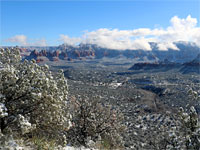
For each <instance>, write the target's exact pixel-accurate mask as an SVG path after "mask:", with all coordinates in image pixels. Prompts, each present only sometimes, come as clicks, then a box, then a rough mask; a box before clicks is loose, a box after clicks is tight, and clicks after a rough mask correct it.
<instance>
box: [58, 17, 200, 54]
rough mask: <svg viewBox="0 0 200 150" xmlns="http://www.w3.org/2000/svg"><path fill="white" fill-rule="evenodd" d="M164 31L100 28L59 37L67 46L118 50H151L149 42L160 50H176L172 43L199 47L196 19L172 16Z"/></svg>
mask: <svg viewBox="0 0 200 150" xmlns="http://www.w3.org/2000/svg"><path fill="white" fill-rule="evenodd" d="M170 23H171V24H170V26H169V27H167V28H166V29H158V28H155V29H149V28H139V29H135V30H118V29H107V28H101V29H98V30H95V31H91V32H85V33H84V34H83V35H82V36H81V37H73V38H70V37H68V36H67V35H60V40H61V41H63V42H64V43H67V44H69V45H75V44H77V43H87V44H97V45H98V46H101V47H105V48H110V49H119V50H125V49H130V50H136V49H144V50H151V47H150V44H149V42H157V43H159V44H158V48H159V49H160V50H168V49H169V48H171V49H174V50H178V48H177V47H176V45H175V44H173V42H178V41H190V42H195V43H196V44H197V45H198V46H200V27H197V19H196V18H192V17H191V16H190V15H188V16H187V17H186V18H185V19H181V18H179V17H178V16H174V17H172V18H171V20H170Z"/></svg>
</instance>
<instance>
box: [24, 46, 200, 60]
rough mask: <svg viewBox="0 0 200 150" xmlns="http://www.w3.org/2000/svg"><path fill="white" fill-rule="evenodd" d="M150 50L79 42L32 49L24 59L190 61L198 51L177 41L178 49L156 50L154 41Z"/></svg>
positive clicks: (196, 48) (199, 49)
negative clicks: (77, 43) (72, 44)
mask: <svg viewBox="0 0 200 150" xmlns="http://www.w3.org/2000/svg"><path fill="white" fill-rule="evenodd" d="M151 45H152V51H145V50H114V49H107V48H103V47H99V46H96V45H89V44H80V45H79V46H69V45H64V44H63V45H60V46H57V47H49V48H48V47H47V48H46V49H47V50H41V51H37V50H33V51H32V52H31V53H30V55H29V56H27V57H26V59H36V60H38V61H42V59H41V60H39V57H46V58H47V59H48V60H50V61H59V60H60V59H61V60H76V59H81V60H82V59H93V58H95V59H101V58H104V57H107V58H116V59H117V58H119V57H121V56H123V57H124V58H127V59H132V60H134V61H137V62H158V61H164V60H165V59H167V60H169V61H170V62H177V63H185V62H190V61H192V60H193V59H194V58H195V57H196V56H197V55H198V54H199V52H200V48H199V47H197V46H196V45H191V44H183V43H177V44H176V46H177V47H178V48H179V50H172V49H169V50H167V51H162V50H158V48H157V47H156V43H153V44H151Z"/></svg>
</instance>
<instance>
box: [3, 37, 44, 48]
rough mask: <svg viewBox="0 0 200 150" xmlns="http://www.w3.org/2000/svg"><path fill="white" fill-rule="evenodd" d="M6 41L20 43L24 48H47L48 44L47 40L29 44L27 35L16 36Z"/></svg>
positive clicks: (38, 40) (33, 41) (34, 41)
mask: <svg viewBox="0 0 200 150" xmlns="http://www.w3.org/2000/svg"><path fill="white" fill-rule="evenodd" d="M5 41H6V42H10V43H18V44H19V45H22V46H47V42H46V40H45V39H37V40H31V41H32V42H29V40H28V38H27V36H25V35H15V36H13V37H11V38H8V39H6V40H5Z"/></svg>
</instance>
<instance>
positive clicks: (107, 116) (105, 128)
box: [0, 48, 200, 150]
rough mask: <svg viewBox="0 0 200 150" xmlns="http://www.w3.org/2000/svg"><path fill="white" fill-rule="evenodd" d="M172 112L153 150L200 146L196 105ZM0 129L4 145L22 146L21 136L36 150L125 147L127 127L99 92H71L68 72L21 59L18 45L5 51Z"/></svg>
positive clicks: (0, 66)
mask: <svg viewBox="0 0 200 150" xmlns="http://www.w3.org/2000/svg"><path fill="white" fill-rule="evenodd" d="M192 93H195V92H192ZM171 117H173V118H174V120H175V121H176V124H175V125H174V126H162V128H160V129H159V130H158V132H157V133H156V135H157V136H156V137H155V139H156V140H155V141H151V145H152V147H153V149H194V150H199V149H200V123H199V120H198V119H199V118H198V115H197V113H196V110H195V109H194V107H191V108H190V109H189V110H188V111H187V112H185V110H183V109H182V108H181V109H180V111H179V114H173V115H172V116H171ZM0 128H1V130H0V145H1V147H0V149H5V148H9V146H11V145H10V143H14V144H12V146H13V147H17V145H19V144H20V141H22V142H21V143H23V144H24V145H27V146H30V147H32V148H33V149H34V148H35V149H50V148H53V149H56V147H58V145H60V146H62V147H65V146H66V145H69V144H70V145H72V146H75V147H76V146H84V147H93V148H102V149H124V148H125V147H124V146H125V145H124V143H125V141H124V139H123V133H124V132H125V131H126V126H125V122H124V119H123V115H122V113H121V112H120V111H119V110H118V109H115V108H113V107H112V106H110V105H109V104H101V103H100V101H98V100H97V98H96V97H95V98H94V99H88V98H87V97H83V96H78V97H77V96H75V97H68V84H67V80H66V79H65V77H64V74H63V71H60V72H59V73H52V72H51V71H49V68H48V66H47V65H44V66H39V65H38V64H36V62H35V61H34V60H32V61H30V62H29V61H26V60H25V61H24V62H21V57H20V53H19V50H18V49H17V48H14V49H5V50H3V49H1V50H0ZM168 129H170V130H169V131H168ZM10 141H13V142H10ZM136 147H138V148H139V149H141V148H142V145H141V146H140V145H137V146H136ZM133 149H134V147H133Z"/></svg>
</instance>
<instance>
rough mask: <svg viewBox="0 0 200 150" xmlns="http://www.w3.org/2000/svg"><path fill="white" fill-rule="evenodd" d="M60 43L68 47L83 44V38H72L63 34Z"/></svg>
mask: <svg viewBox="0 0 200 150" xmlns="http://www.w3.org/2000/svg"><path fill="white" fill-rule="evenodd" d="M59 41H62V42H64V43H66V44H68V45H76V44H77V43H80V42H81V38H70V37H69V36H67V35H64V34H61V35H60V39H59Z"/></svg>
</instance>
